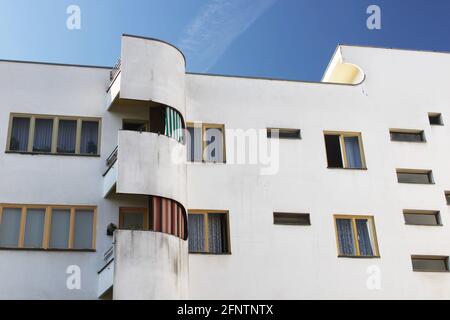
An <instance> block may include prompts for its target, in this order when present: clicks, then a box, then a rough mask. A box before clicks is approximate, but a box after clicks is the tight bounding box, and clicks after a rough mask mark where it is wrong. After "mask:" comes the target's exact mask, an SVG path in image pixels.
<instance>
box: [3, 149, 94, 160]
mask: <svg viewBox="0 0 450 320" xmlns="http://www.w3.org/2000/svg"><path fill="white" fill-rule="evenodd" d="M5 153H11V154H27V155H43V156H66V157H67V156H69V157H90V158H99V157H100V155H99V154H81V153H79V154H77V153H51V152H28V151H10V150H6V151H5Z"/></svg>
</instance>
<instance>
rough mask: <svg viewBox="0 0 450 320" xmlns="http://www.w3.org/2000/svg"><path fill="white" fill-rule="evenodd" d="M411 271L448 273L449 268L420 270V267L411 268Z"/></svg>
mask: <svg viewBox="0 0 450 320" xmlns="http://www.w3.org/2000/svg"><path fill="white" fill-rule="evenodd" d="M413 272H436V273H450V271H449V270H420V269H417V270H414V269H413Z"/></svg>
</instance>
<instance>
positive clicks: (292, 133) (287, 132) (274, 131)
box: [267, 128, 302, 139]
mask: <svg viewBox="0 0 450 320" xmlns="http://www.w3.org/2000/svg"><path fill="white" fill-rule="evenodd" d="M277 135H278V138H279V139H301V138H302V136H301V132H300V129H285V128H267V138H272V137H274V136H277Z"/></svg>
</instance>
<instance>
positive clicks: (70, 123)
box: [57, 120, 77, 153]
mask: <svg viewBox="0 0 450 320" xmlns="http://www.w3.org/2000/svg"><path fill="white" fill-rule="evenodd" d="M76 140H77V121H76V120H59V129H58V148H57V151H58V152H60V153H75V143H76Z"/></svg>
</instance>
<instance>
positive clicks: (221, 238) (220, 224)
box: [208, 213, 226, 253]
mask: <svg viewBox="0 0 450 320" xmlns="http://www.w3.org/2000/svg"><path fill="white" fill-rule="evenodd" d="M225 240H226V239H225V215H224V214H222V213H210V214H208V245H209V253H225V252H226V242H225Z"/></svg>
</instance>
